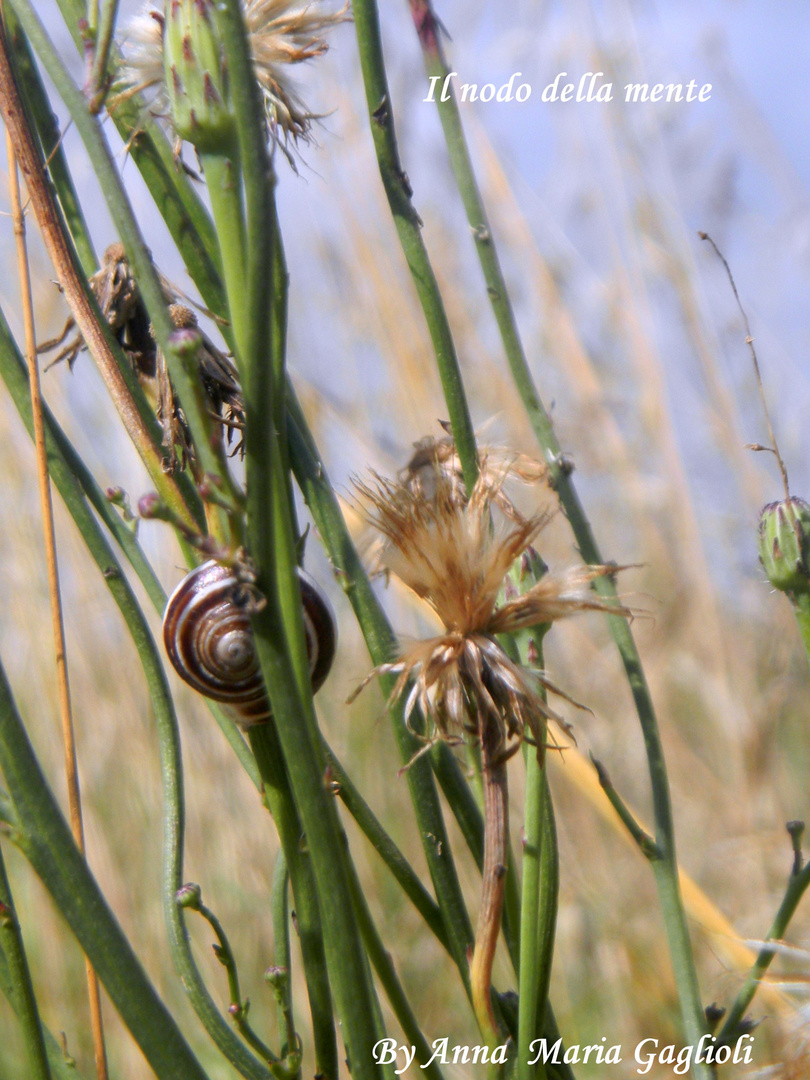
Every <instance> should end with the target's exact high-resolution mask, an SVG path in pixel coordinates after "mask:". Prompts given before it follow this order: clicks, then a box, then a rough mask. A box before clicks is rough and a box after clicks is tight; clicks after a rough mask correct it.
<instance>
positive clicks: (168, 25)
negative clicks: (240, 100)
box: [163, 0, 236, 153]
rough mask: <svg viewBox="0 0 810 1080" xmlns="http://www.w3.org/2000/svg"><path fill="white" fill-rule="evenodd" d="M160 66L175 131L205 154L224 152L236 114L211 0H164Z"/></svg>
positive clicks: (232, 134) (233, 131)
mask: <svg viewBox="0 0 810 1080" xmlns="http://www.w3.org/2000/svg"><path fill="white" fill-rule="evenodd" d="M163 67H164V72H165V77H166V93H167V95H168V99H169V109H170V113H171V118H172V124H173V125H174V130H175V131H176V132H177V134H178V136H179V137H180V138H181V139H185V140H187V141H188V142H190V143H193V145H194V146H195V147H196V148H197V149H198V150H200V151H202V152H203V153H206V152H208V153H215V152H216V151H218V150H223V151H227V149H228V147H229V146H230V145H231V143H232V140H233V139H234V138H235V134H236V117H235V115H234V113H233V111H232V109H231V102H230V94H229V90H228V74H227V70H226V66H225V53H224V50H223V47H222V42H221V40H220V36H219V29H218V27H217V17H216V8H215V5H214V4H213V3H211V2H210V0H167V2H166V18H165V28H164V37H163Z"/></svg>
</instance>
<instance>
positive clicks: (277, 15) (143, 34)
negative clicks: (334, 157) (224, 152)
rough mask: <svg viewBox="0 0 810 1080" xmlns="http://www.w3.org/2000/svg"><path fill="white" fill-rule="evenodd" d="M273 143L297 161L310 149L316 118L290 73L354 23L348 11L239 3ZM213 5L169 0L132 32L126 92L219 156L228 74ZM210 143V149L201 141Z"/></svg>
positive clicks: (293, 2) (226, 118)
mask: <svg viewBox="0 0 810 1080" xmlns="http://www.w3.org/2000/svg"><path fill="white" fill-rule="evenodd" d="M241 4H242V11H243V14H244V19H245V27H246V29H247V36H248V43H249V46H250V52H251V56H252V58H253V67H254V73H255V76H256V80H257V82H258V84H259V90H260V91H261V96H262V101H263V103H264V111H265V116H266V118H267V130H268V135H269V136H270V137H271V138H273V139H274V140H275V141H276V143H277V144H278V145H279V146H280V148H281V149H282V150H283V151H284V153H285V154H286V155H287V157H288V158H290V160H291V161H292V158H291V154H290V144H293V145H295V144H296V143H298V142H299V141H303V142H309V141H311V138H312V136H311V134H310V131H311V127H312V122H313V120H315V119H317V118H318V117H319V115H321V114H319V113H315V112H312V111H311V110H310V109H309V108H308V106H307V105H306V104H305V102H304V101H303V100H302V98H301V97H300V95H299V93H298V91H297V89H296V87H295V85H294V84H293V82H292V80H291V78H290V75H289V69H290V67H291V66H292V65H296V64H302V63H304V62H305V61H308V60H313V59H315V58H316V57H319V56H322V55H323V53H325V52H326V48H327V46H326V41H325V40H324V35H325V34H326V32H327V31H328V30H329V29H330V28H331V27H332V26H334V25H335V24H337V23H340V22H344V21H345V20H346V19H348V18H349V15H348V3H347V4H346V5H345V6H344V7H342V8H339V9H338V10H336V11H335V10H325V9H324V5H323V2H322V0H241ZM216 23H217V11H216V4H215V3H213V2H212V0H165V12H164V11H158V10H155V9H154V8H151V9H149V10H147V11H146V12H145V13H144V14H142V15H140V16H139V17H137V18H136V19H135V21H134V22H133V23H132V25H131V26H130V28H129V32H128V35H127V38H128V50H127V51H128V54H129V55H128V57H127V62H126V64H125V66H124V69H123V71H122V78H121V83H120V86H121V89H122V90H123V92H124V93H125V94H126V93H130V92H132V91H133V90H137V91H143V92H145V93H146V94H147V95H148V97H149V98H150V103H151V105H152V110H153V112H155V113H156V114H157V115H165V113H166V112H167V111H168V112H169V115H170V116H171V119H172V123H173V125H174V127H175V130H176V132H177V134H178V135H179V136H180V137H181V138H182V139H188V141H189V142H192V143H194V145H196V146H197V148H198V149H202V150H204V151H205V150H208V149H213V150H217V149H219V146H220V145H221V143H220V142H219V141H218V140H219V139H221V138H222V136H223V134H225V135H230V133H231V131H232V128H231V127H230V125H231V124H232V123H233V118H232V114H231V111H230V96H229V90H228V79H227V70H226V69H225V67H224V64H223V59H222V58H223V51H222V48H221V45H220V41H219V37H218V34H217V29H216ZM209 136H210V138H211V139H212V141H213V142H214V145H213V147H211V146H209V145H207V144H206V145H203V143H201V141H200V140H201V139H208V138H209Z"/></svg>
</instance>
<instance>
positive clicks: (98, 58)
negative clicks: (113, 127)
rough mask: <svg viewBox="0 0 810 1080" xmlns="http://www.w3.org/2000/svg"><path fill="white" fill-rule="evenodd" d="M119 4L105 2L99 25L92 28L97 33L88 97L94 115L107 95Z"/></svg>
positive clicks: (106, 0)
mask: <svg viewBox="0 0 810 1080" xmlns="http://www.w3.org/2000/svg"><path fill="white" fill-rule="evenodd" d="M96 2H97V0H96ZM118 3H119V0H103V4H102V7H101V15H100V18H99V20H98V24H97V26H95V25H94V26H92V29H93V31H94V32H95V41H94V42H93V65H92V67H91V69H90V80H89V83H88V86H87V96H88V99H89V102H90V110H91V111H92V112H94V113H95V112H98V111H99V110H100V109H101V107H102V105H103V104H104V98H105V96H106V94H107V80H108V73H107V66H108V64H109V61H110V48H111V46H112V40H113V34H114V33H115V20H116V17H117V15H118Z"/></svg>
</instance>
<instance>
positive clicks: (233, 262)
mask: <svg viewBox="0 0 810 1080" xmlns="http://www.w3.org/2000/svg"><path fill="white" fill-rule="evenodd" d="M200 161H201V163H202V167H203V174H204V176H205V184H206V187H207V188H208V194H209V197H210V199H211V210H212V212H213V215H214V221H215V222H216V226H217V237H218V238H219V250H220V259H221V262H222V270H223V280H224V282H225V285H226V292H227V300H228V313H229V318H230V321H231V326H232V327H233V328H234V329H236V328H238V327H242V326H244V324H245V315H244V311H243V307H244V305H245V303H246V302H247V289H246V281H245V260H246V256H247V239H246V237H245V214H244V207H243V205H242V171H241V169H240V166H239V148H238V147H237V146H233V147H232V148H231V149H230V152H227V153H216V154H215V153H205V154H201V155H200ZM240 347H241V348H242V349H243V348H244V342H237V348H240Z"/></svg>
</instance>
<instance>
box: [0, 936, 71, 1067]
mask: <svg viewBox="0 0 810 1080" xmlns="http://www.w3.org/2000/svg"><path fill="white" fill-rule="evenodd" d="M0 993H2V994H4V996H5V998H6V1000H7V1001H8V1003H9V1005H10V1006H11V1008H12V1009H13V1010H14V1011H15V1013H17V1014H18V1015H19V1010H20V1003H19V999H18V996H17V994H16V992H15V991H14V988H13V984H12V980H11V972H10V970H9V966H8V962H7V960H6V957H5V954H4V953H3V950H2V948H0ZM43 1037H44V1039H45V1050H46V1053H47V1055H48V1065H49V1066H50V1070H51V1076H53V1077H54V1078H55V1080H82V1075H81V1073H80V1072H79V1071H78V1069H77V1068H76V1063H75V1061H74V1060H73V1059H72V1058H71V1057H70V1056H69V1055H68V1053H67V1050H66V1049H63V1047H62V1046H61V1045H60V1044H59V1043H58V1042H57V1040H56V1038H55V1037H54V1036H53V1035H52V1034H51V1032H50V1031H49V1030H48V1029H47V1028H43Z"/></svg>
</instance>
